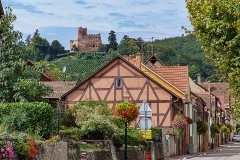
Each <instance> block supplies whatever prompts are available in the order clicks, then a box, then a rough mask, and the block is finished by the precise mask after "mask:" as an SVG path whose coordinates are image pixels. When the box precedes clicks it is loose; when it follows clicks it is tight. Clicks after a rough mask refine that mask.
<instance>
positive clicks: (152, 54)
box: [151, 37, 155, 55]
mask: <svg viewBox="0 0 240 160" xmlns="http://www.w3.org/2000/svg"><path fill="white" fill-rule="evenodd" d="M153 38H155V37H152V38H151V39H152V55H153Z"/></svg>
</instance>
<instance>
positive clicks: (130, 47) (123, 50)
mask: <svg viewBox="0 0 240 160" xmlns="http://www.w3.org/2000/svg"><path fill="white" fill-rule="evenodd" d="M138 49H139V48H138V46H137V44H136V41H135V39H133V38H128V37H126V35H125V36H124V37H123V39H122V40H121V42H120V44H119V46H118V50H117V51H118V53H119V54H121V55H130V54H136V53H137V52H138Z"/></svg>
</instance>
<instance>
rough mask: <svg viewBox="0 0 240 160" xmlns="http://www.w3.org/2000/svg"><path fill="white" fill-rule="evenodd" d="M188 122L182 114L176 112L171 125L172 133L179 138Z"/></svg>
mask: <svg viewBox="0 0 240 160" xmlns="http://www.w3.org/2000/svg"><path fill="white" fill-rule="evenodd" d="M187 125H188V122H187V120H186V117H185V116H184V115H183V114H176V115H175V116H174V118H173V120H172V127H173V128H174V133H175V134H176V136H177V137H178V138H179V137H181V136H182V135H183V133H184V130H185V128H186V127H187Z"/></svg>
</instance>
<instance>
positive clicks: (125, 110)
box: [113, 102, 139, 124]
mask: <svg viewBox="0 0 240 160" xmlns="http://www.w3.org/2000/svg"><path fill="white" fill-rule="evenodd" d="M113 114H114V115H115V116H120V117H121V118H122V120H123V121H124V122H126V123H128V124H130V123H131V122H133V121H135V120H136V119H137V117H138V114H139V112H138V107H137V105H136V104H134V103H132V102H121V103H117V105H116V107H115V110H114V112H113Z"/></svg>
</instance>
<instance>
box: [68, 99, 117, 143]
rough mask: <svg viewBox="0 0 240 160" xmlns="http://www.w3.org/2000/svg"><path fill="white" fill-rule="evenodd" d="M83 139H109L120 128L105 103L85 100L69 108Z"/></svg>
mask: <svg viewBox="0 0 240 160" xmlns="http://www.w3.org/2000/svg"><path fill="white" fill-rule="evenodd" d="M71 110H72V112H73V113H74V116H75V118H76V121H75V122H76V124H77V126H79V127H80V128H81V132H82V136H83V139H111V138H112V136H113V134H114V132H116V131H119V130H120V128H119V126H118V123H117V118H116V117H115V116H113V113H112V110H111V109H110V108H109V107H108V104H107V102H101V101H93V100H87V101H83V102H80V103H78V104H77V105H75V106H74V107H73V108H71Z"/></svg>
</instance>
